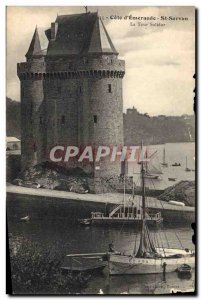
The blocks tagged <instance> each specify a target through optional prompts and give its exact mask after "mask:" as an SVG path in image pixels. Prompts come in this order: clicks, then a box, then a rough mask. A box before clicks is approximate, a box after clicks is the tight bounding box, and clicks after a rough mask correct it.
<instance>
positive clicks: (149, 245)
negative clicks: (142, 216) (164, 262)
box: [135, 220, 157, 257]
mask: <svg viewBox="0 0 201 300" xmlns="http://www.w3.org/2000/svg"><path fill="white" fill-rule="evenodd" d="M156 254H157V251H156V248H155V246H154V243H153V241H152V239H151V236H150V233H149V229H148V227H147V224H146V220H143V221H142V230H141V236H140V244H139V248H138V251H137V254H136V255H135V257H153V256H156Z"/></svg>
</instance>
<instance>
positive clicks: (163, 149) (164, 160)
mask: <svg viewBox="0 0 201 300" xmlns="http://www.w3.org/2000/svg"><path fill="white" fill-rule="evenodd" d="M163 163H164V164H165V147H164V149H163Z"/></svg>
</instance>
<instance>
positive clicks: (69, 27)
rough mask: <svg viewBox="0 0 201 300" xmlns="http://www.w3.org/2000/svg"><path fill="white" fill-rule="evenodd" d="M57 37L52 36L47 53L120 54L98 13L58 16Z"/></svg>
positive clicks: (48, 32) (48, 33)
mask: <svg viewBox="0 0 201 300" xmlns="http://www.w3.org/2000/svg"><path fill="white" fill-rule="evenodd" d="M55 23H57V24H58V29H57V33H56V37H55V39H51V38H50V36H51V35H50V29H48V30H47V31H46V35H47V37H49V45H48V50H47V55H85V54H88V53H89V54H92V53H94V54H99V53H105V54H106V53H107V54H118V53H117V51H116V49H115V47H114V45H113V43H112V41H111V39H110V37H109V35H108V33H107V31H106V28H105V26H104V24H103V22H102V21H101V20H100V19H99V17H98V14H97V13H84V14H74V15H64V16H57V19H56V21H55Z"/></svg>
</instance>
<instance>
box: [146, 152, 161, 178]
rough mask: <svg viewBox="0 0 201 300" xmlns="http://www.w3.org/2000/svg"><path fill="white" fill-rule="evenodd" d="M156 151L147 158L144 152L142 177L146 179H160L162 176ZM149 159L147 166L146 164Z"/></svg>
mask: <svg viewBox="0 0 201 300" xmlns="http://www.w3.org/2000/svg"><path fill="white" fill-rule="evenodd" d="M156 153H157V151H155V152H154V153H153V154H152V155H151V156H149V157H148V156H147V152H146V163H145V174H144V177H145V178H147V179H161V177H160V175H161V174H163V172H162V170H161V167H160V164H159V162H158V161H157V157H156ZM147 158H148V159H149V164H148V162H147Z"/></svg>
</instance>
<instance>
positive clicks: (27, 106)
mask: <svg viewBox="0 0 201 300" xmlns="http://www.w3.org/2000/svg"><path fill="white" fill-rule="evenodd" d="M26 59H27V62H24V63H19V64H18V65H17V73H18V76H19V79H20V82H21V168H22V170H24V169H26V168H28V167H30V166H33V165H36V164H38V163H40V162H42V161H43V160H44V158H45V136H46V135H45V127H44V124H45V103H44V92H43V76H42V74H43V73H44V72H45V66H44V55H43V53H42V50H41V46H40V40H39V35H38V30H37V28H36V30H35V32H34V35H33V38H32V41H31V44H30V47H29V50H28V52H27V53H26Z"/></svg>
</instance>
